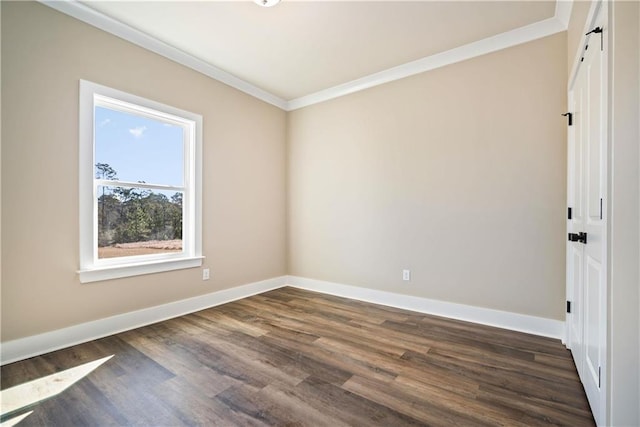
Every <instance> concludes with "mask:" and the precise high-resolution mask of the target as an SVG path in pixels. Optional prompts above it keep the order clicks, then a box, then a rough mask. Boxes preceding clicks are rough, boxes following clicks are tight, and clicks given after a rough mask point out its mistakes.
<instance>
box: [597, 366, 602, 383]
mask: <svg viewBox="0 0 640 427" xmlns="http://www.w3.org/2000/svg"><path fill="white" fill-rule="evenodd" d="M601 373H602V372H601V370H600V366H598V388H600V379H601V378H602V376H601V375H600V374H601Z"/></svg>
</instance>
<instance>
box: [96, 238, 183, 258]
mask: <svg viewBox="0 0 640 427" xmlns="http://www.w3.org/2000/svg"><path fill="white" fill-rule="evenodd" d="M175 252H182V240H179V239H177V240H150V241H148V242H133V243H118V244H115V245H113V246H103V247H98V258H118V257H125V256H136V255H149V254H164V253H175Z"/></svg>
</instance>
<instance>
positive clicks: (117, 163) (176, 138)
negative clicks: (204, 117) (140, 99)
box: [94, 106, 184, 186]
mask: <svg viewBox="0 0 640 427" xmlns="http://www.w3.org/2000/svg"><path fill="white" fill-rule="evenodd" d="M183 133H184V129H183V128H182V126H178V125H174V124H170V123H167V122H165V121H162V120H154V119H149V118H146V117H142V116H138V115H136V114H132V113H126V112H122V111H117V110H112V109H109V108H106V107H101V106H96V107H95V126H94V138H95V159H96V165H95V166H96V170H95V173H96V178H98V179H109V180H121V181H129V182H146V183H149V184H162V185H174V186H182V185H183V177H184V173H183V166H184V162H183V156H184V150H183V143H184V142H183Z"/></svg>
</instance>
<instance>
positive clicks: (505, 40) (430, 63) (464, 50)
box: [287, 16, 567, 111]
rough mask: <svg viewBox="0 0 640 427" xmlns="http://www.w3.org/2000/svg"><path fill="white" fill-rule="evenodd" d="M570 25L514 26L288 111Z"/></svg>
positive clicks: (294, 103)
mask: <svg viewBox="0 0 640 427" xmlns="http://www.w3.org/2000/svg"><path fill="white" fill-rule="evenodd" d="M566 29H567V27H566V25H564V24H563V22H562V21H561V20H559V19H557V18H556V17H555V16H554V17H553V18H549V19H545V20H544V21H539V22H536V23H533V24H530V25H527V26H524V27H520V28H516V29H515V30H511V31H507V32H505V33H501V34H497V35H495V36H491V37H487V38H486V39H482V40H478V41H476V42H472V43H469V44H466V45H463V46H460V47H457V48H454V49H451V50H447V51H444V52H441V53H437V54H435V55H431V56H427V57H424V58H422V59H418V60H416V61H412V62H408V63H406V64H403V65H399V66H397V67H393V68H389V69H387V70H384V71H380V72H378V73H374V74H370V75H368V76H365V77H362V78H359V79H356V80H352V81H350V82H347V83H344V84H341V85H338V86H334V87H332V88H329V89H324V90H321V91H319V92H316V93H312V94H310V95H306V96H302V97H300V98H297V99H293V100H291V101H289V102H288V103H287V107H288V108H287V109H288V111H292V110H297V109H299V108H303V107H307V106H310V105H313V104H318V103H320V102H324V101H328V100H330V99H334V98H338V97H340V96H344V95H348V94H351V93H355V92H359V91H361V90H364V89H369V88H372V87H374V86H378V85H381V84H384V83H389V82H393V81H395V80H399V79H403V78H405V77H409V76H413V75H415V74H420V73H424V72H425V71H430V70H434V69H436V68H440V67H444V66H447V65H450V64H455V63H456V62H461V61H465V60H467V59H471V58H475V57H477V56H481V55H485V54H487V53H492V52H496V51H498V50H502V49H506V48H509V47H512V46H516V45H519V44H523V43H527V42H530V41H533V40H537V39H540V38H543V37H547V36H550V35H553V34H556V33H559V32H562V31H565V30H566Z"/></svg>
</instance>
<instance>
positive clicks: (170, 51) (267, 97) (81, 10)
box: [38, 0, 287, 110]
mask: <svg viewBox="0 0 640 427" xmlns="http://www.w3.org/2000/svg"><path fill="white" fill-rule="evenodd" d="M38 1H39V2H40V3H42V4H44V5H45V6H49V7H50V8H52V9H55V10H57V11H58V12H62V13H64V14H66V15H69V16H71V17H73V18H76V19H78V20H80V21H82V22H85V23H87V24H89V25H92V26H94V27H96V28H99V29H101V30H103V31H106V32H108V33H110V34H113V35H114V36H117V37H120V38H121V39H124V40H126V41H128V42H131V43H133V44H136V45H138V46H140V47H142V48H144V49H147V50H150V51H151V52H154V53H157V54H158V55H161V56H164V57H165V58H168V59H170V60H172V61H175V62H177V63H178V64H182V65H184V66H186V67H189V68H191V69H193V70H195V71H198V72H199V73H202V74H204V75H206V76H208V77H211V78H212V79H215V80H217V81H219V82H221V83H224V84H226V85H228V86H231V87H233V88H235V89H238V90H239V91H241V92H244V93H246V94H248V95H251V96H253V97H255V98H258V99H260V100H262V101H264V102H267V103H269V104H271V105H275V106H276V107H278V108H281V109H283V110H286V109H287V101H285V100H284V99H282V98H279V97H277V96H275V95H274V94H272V93H269V92H267V91H266V90H264V89H261V88H259V87H257V86H254V85H252V84H251V83H249V82H246V81H244V80H242V79H240V78H238V77H236V76H234V75H232V74H230V73H228V72H226V71H224V70H222V69H220V68H218V67H216V66H214V65H211V64H209V63H207V62H205V61H203V60H201V59H198V58H196V57H195V56H193V55H191V54H189V53H186V52H184V51H183V50H180V49H178V48H176V47H173V46H171V45H169V44H167V43H165V42H163V41H161V40H158V39H157V38H155V37H152V36H150V35H149V34H147V33H144V32H142V31H140V30H137V29H135V28H133V27H131V26H129V25H127V24H124V23H122V22H120V21H118V20H116V19H113V18H111V17H109V16H107V15H105V14H103V13H101V12H98V11H96V10H94V9H91V8H90V7H88V6H85V5H84V4H82V3H79V2H77V1H75V0H38Z"/></svg>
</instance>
